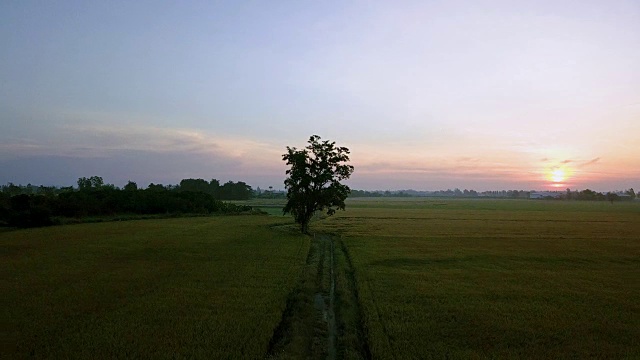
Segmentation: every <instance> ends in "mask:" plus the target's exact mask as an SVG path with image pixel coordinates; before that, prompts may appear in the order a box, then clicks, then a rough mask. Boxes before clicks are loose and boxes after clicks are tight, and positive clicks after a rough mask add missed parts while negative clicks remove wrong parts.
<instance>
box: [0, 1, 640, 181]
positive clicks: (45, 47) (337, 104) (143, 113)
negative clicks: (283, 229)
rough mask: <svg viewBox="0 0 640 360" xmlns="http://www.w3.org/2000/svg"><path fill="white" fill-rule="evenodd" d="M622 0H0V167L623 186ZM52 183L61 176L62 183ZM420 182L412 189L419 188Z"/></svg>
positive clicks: (634, 168) (630, 157)
mask: <svg viewBox="0 0 640 360" xmlns="http://www.w3.org/2000/svg"><path fill="white" fill-rule="evenodd" d="M637 44H640V3H638V2H636V1H623V0H619V1H610V2H600V1H595V0H591V1H585V2H581V3H579V4H577V5H576V4H575V3H572V2H565V1H561V2H557V1H541V2H536V3H526V2H525V3H515V2H510V1H454V2H447V3H428V4H425V3H423V2H420V1H406V2H402V3H394V4H390V3H386V2H370V3H362V2H354V3H343V2H337V1H329V2H323V3H300V2H295V1H281V2H275V3H268V4H266V3H265V4H262V3H253V4H239V3H236V2H224V1H223V2H218V3H216V4H209V3H206V2H195V1H193V2H184V3H180V4H156V3H153V2H146V1H140V2H135V3H131V2H124V1H114V2H109V3H85V2H81V1H61V2H56V3H39V2H34V1H21V2H4V3H0V46H1V47H2V49H3V53H4V54H5V55H4V56H2V57H0V95H1V96H0V128H2V133H1V134H0V168H1V169H2V171H1V172H0V184H6V183H9V182H12V183H15V184H23V185H24V184H27V183H32V184H38V185H47V186H51V185H55V186H64V185H63V184H72V185H75V181H76V180H77V179H78V178H80V177H85V176H93V175H97V176H101V177H103V178H104V180H105V183H112V184H114V185H117V186H123V185H124V184H126V182H127V181H129V180H131V181H134V182H136V183H138V184H148V183H152V182H153V183H161V184H176V183H178V182H179V181H180V180H181V179H187V178H202V179H206V180H209V179H211V178H215V179H219V180H220V181H221V182H226V181H244V182H246V183H247V184H249V185H251V186H252V187H254V188H257V187H260V188H268V187H269V186H273V187H274V188H277V189H281V188H284V186H283V181H284V179H285V169H286V168H285V164H284V163H283V161H282V154H283V153H284V152H285V151H286V146H295V147H298V148H300V147H304V146H305V144H306V140H307V139H308V138H309V136H311V135H313V134H318V135H320V136H321V137H322V139H323V140H331V141H335V142H336V143H337V145H339V146H345V147H348V148H349V149H350V150H351V165H353V166H354V167H355V172H354V173H353V175H352V177H351V179H350V180H349V181H347V184H348V185H349V186H350V187H351V188H353V189H358V190H369V191H371V190H381V189H382V191H384V190H387V189H388V190H401V189H405V190H407V189H416V190H417V191H438V190H444V189H455V188H459V189H473V190H476V191H499V190H509V189H511V190H515V189H518V190H526V191H529V190H539V191H544V190H560V191H563V190H565V189H566V188H570V189H572V190H574V189H591V190H595V191H598V192H602V191H617V190H625V189H629V188H634V189H635V190H636V191H638V190H640V157H639V156H638V155H637V154H640V86H638V84H640V67H638V66H637V64H639V63H640V47H638V46H637ZM66 186H68V185H66ZM426 189H432V190H426Z"/></svg>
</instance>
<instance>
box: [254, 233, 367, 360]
mask: <svg viewBox="0 0 640 360" xmlns="http://www.w3.org/2000/svg"><path fill="white" fill-rule="evenodd" d="M267 358H271V359H299V358H306V359H330V360H334V359H344V358H349V359H352V358H356V359H357V358H361V359H369V358H371V355H370V353H369V351H368V346H367V344H366V339H365V336H364V331H363V329H362V313H361V311H360V306H359V303H358V296H357V288H356V284H355V277H354V274H353V269H352V266H351V261H350V259H349V256H348V254H347V253H346V248H345V247H344V244H343V243H342V242H341V240H340V239H336V238H333V237H331V236H330V235H326V234H318V235H316V236H314V237H313V240H312V242H311V248H310V250H309V254H308V256H307V262H306V266H305V269H304V271H303V273H302V274H301V276H300V281H299V282H298V285H297V286H296V287H295V288H294V290H293V291H292V292H291V294H289V299H288V302H287V308H286V310H285V312H284V313H283V316H282V321H281V323H280V325H279V326H278V328H277V329H276V331H275V332H274V334H273V337H272V339H271V342H270V346H269V353H268V354H267Z"/></svg>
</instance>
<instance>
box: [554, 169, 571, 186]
mask: <svg viewBox="0 0 640 360" xmlns="http://www.w3.org/2000/svg"><path fill="white" fill-rule="evenodd" d="M566 177H567V176H566V174H565V171H564V170H563V169H555V170H553V171H552V172H551V180H552V181H553V182H557V183H558V182H562V181H564V179H565V178H566Z"/></svg>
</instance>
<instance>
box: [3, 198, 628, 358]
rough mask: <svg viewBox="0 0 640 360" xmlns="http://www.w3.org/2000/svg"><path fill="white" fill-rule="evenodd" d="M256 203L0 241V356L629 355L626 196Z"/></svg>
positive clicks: (19, 234) (22, 233) (13, 234)
mask: <svg viewBox="0 0 640 360" xmlns="http://www.w3.org/2000/svg"><path fill="white" fill-rule="evenodd" d="M255 205H260V206H263V207H265V208H268V209H269V210H272V212H273V214H274V215H277V216H266V215H265V216H221V217H197V218H178V219H151V220H135V221H116V222H104V223H92V224H77V225H64V226H57V227H50V228H41V229H29V230H17V231H4V232H0V293H1V294H2V296H1V297H0V306H1V308H2V310H0V325H1V326H0V358H83V359H84V358H206V359H209V358H229V359H236V358H237V359H241V358H242V359H244V358H282V359H296V358H318V359H320V358H325V357H326V356H327V355H328V354H332V355H331V356H335V357H336V358H345V359H347V358H348V359H352V358H353V359H357V358H360V359H368V358H373V359H412V358H413V359H427V358H436V359H437V358H448V359H493V358H509V359H510V358H517V359H540V358H553V359H560V358H580V359H582V358H640V340H639V339H640V330H639V329H640V305H639V304H640V301H639V299H640V203H632V202H629V203H622V202H621V203H614V204H610V203H607V202H563V201H527V200H485V199H483V200H476V199H474V200H443V199H425V198H402V199H393V198H385V199H348V202H347V211H345V212H338V213H337V214H336V215H335V216H333V217H328V218H327V217H324V218H322V217H320V218H319V219H318V220H316V221H314V222H313V223H312V226H311V230H312V231H313V232H316V234H321V235H320V236H317V237H308V236H302V235H299V234H297V233H296V232H294V231H291V229H293V228H294V227H293V226H291V224H292V220H291V219H290V218H289V217H282V216H281V215H280V213H279V212H277V210H278V205H279V203H276V202H272V201H263V203H260V204H255ZM327 311H329V313H330V314H333V315H331V317H332V318H333V317H334V316H335V318H334V319H333V320H332V323H333V325H332V327H331V326H329V327H327V328H326V329H325V328H324V327H326V325H325V323H324V322H323V321H325V320H326V319H325V320H323V316H324V317H326V314H327ZM323 314H324V315H323Z"/></svg>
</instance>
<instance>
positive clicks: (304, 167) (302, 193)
mask: <svg viewBox="0 0 640 360" xmlns="http://www.w3.org/2000/svg"><path fill="white" fill-rule="evenodd" d="M320 140H321V139H320V136H318V135H312V136H311V137H310V138H309V141H308V144H309V145H307V146H306V147H305V148H304V149H301V150H298V149H296V148H295V147H289V146H287V153H286V154H284V155H282V160H284V161H286V163H287V165H289V166H290V168H289V169H288V170H287V172H286V174H287V179H286V180H285V181H284V185H285V187H286V188H287V204H286V205H285V207H284V209H282V210H283V212H284V213H285V214H291V215H293V217H294V219H295V221H296V222H297V223H298V224H300V230H301V231H302V232H303V233H306V232H307V230H308V227H309V221H310V220H311V218H312V217H313V215H314V214H315V213H316V211H326V212H327V215H329V216H331V215H333V214H334V213H335V212H336V209H341V210H344V209H345V204H344V200H345V199H346V198H347V196H349V192H351V189H350V188H349V186H347V185H345V184H342V183H340V181H343V180H346V179H348V178H349V176H351V174H352V173H353V166H351V165H347V164H346V163H347V162H348V161H349V149H347V148H346V147H341V146H336V143H335V142H332V141H328V140H325V141H320Z"/></svg>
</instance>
